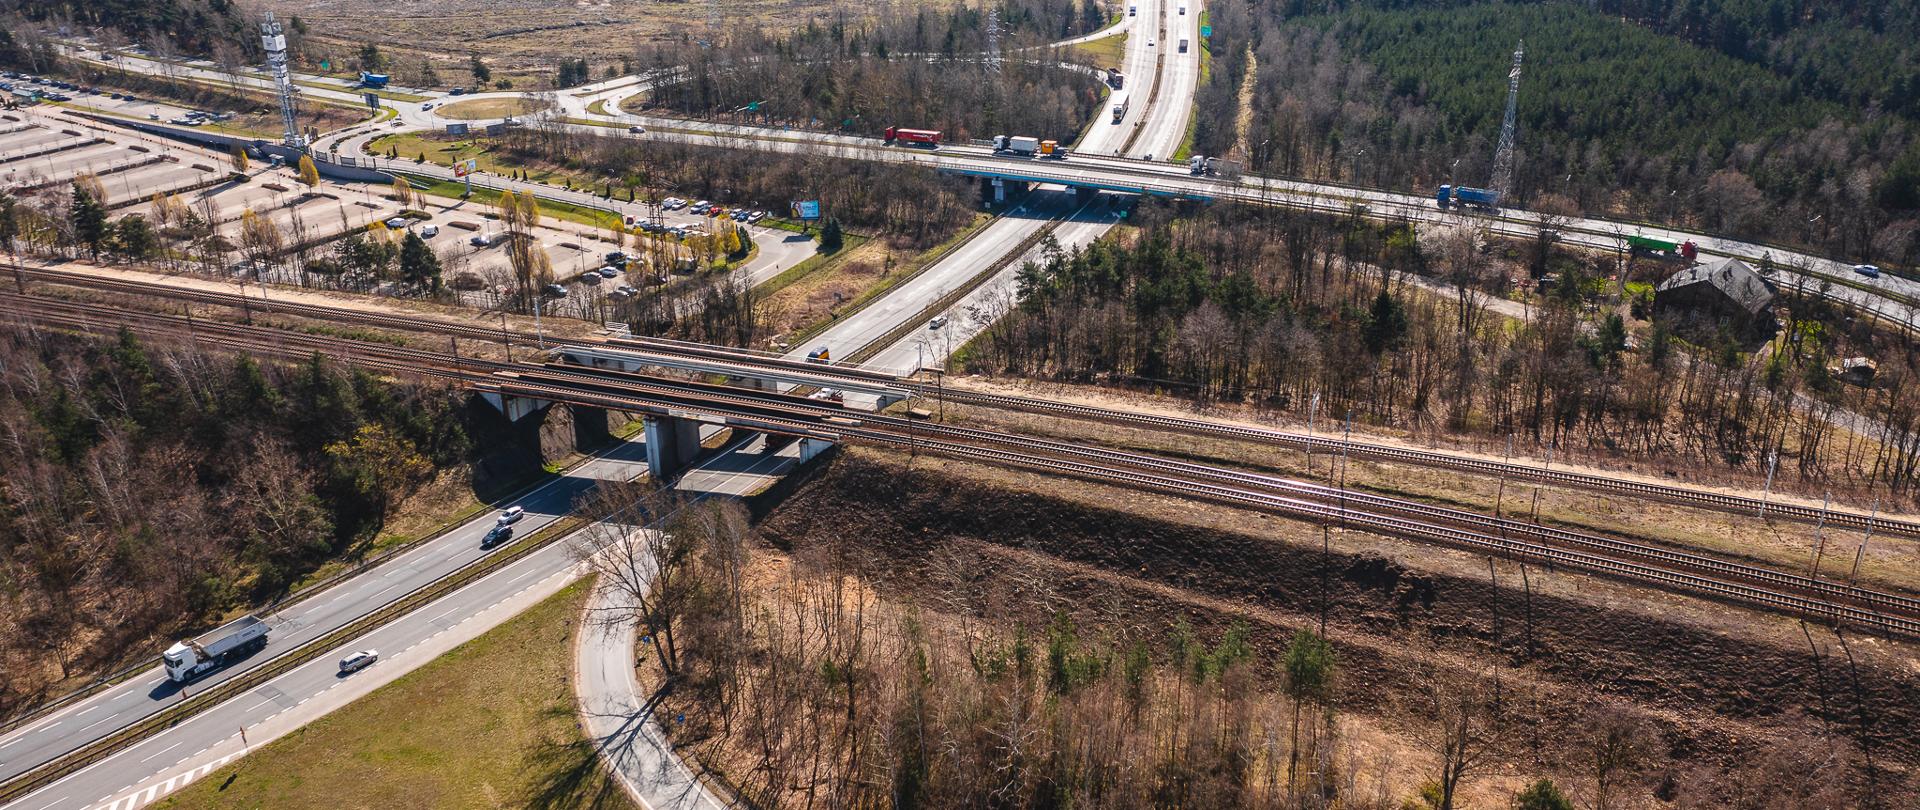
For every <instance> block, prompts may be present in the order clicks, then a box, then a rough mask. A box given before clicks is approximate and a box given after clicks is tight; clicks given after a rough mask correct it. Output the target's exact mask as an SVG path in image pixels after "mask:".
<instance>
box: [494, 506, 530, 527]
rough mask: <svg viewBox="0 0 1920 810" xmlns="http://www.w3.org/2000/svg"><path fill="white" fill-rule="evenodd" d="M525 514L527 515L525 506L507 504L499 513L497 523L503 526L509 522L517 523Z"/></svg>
mask: <svg viewBox="0 0 1920 810" xmlns="http://www.w3.org/2000/svg"><path fill="white" fill-rule="evenodd" d="M526 516H527V508H526V507H524V506H509V507H507V508H506V510H505V511H503V512H501V513H500V520H499V523H498V525H501V526H505V525H507V524H510V523H519V522H520V519H521V518H523V517H526Z"/></svg>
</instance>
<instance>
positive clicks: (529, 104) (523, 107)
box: [437, 96, 545, 121]
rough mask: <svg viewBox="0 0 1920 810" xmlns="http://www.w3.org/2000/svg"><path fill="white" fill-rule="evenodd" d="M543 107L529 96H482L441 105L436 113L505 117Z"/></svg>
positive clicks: (467, 117)
mask: <svg viewBox="0 0 1920 810" xmlns="http://www.w3.org/2000/svg"><path fill="white" fill-rule="evenodd" d="M542 109H545V107H543V106H542V105H541V104H540V102H538V101H534V100H533V99H530V98H522V97H519V96H510V97H507V98H482V99H474V100H472V101H455V102H452V103H449V104H445V105H442V106H441V107H440V109H439V110H437V113H438V114H439V115H440V117H442V118H457V119H466V120H473V121H477V120H481V119H486V118H505V117H507V116H509V115H528V114H531V113H536V112H539V111H540V110H542Z"/></svg>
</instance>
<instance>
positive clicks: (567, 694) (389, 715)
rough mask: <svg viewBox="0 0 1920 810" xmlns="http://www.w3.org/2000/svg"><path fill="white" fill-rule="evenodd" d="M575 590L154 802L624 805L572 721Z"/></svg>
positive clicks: (178, 808)
mask: <svg viewBox="0 0 1920 810" xmlns="http://www.w3.org/2000/svg"><path fill="white" fill-rule="evenodd" d="M587 592H588V583H587V582H585V581H581V582H576V583H574V584H573V585H570V586H568V587H567V588H566V589H565V590H563V591H561V592H560V593H558V594H555V595H554V596H553V597H552V598H549V599H547V600H546V601H544V602H541V603H540V604H538V605H536V606H534V607H533V608H532V609H530V610H528V611H527V612H525V613H522V614H521V615H519V616H516V617H514V618H513V619H511V620H509V621H508V622H507V623H506V624H503V625H500V626H499V627H496V628H494V629H493V630H490V631H488V632H487V633H486V634H485V635H482V636H481V637H479V638H477V639H474V640H473V641H470V642H467V643H466V644H463V645H461V646H460V647H458V648H457V649H455V650H453V651H452V652H450V653H447V654H446V655H444V656H441V657H440V658H439V659H437V660H434V661H432V662H430V663H428V664H427V665H425V666H423V667H421V668H419V669H417V670H414V671H413V672H411V673H408V674H407V675H405V676H403V677H401V678H400V679H399V680H396V681H394V682H393V683H391V684H388V685H386V686H384V687H381V688H380V689H379V690H377V691H375V692H373V693H372V694H370V695H368V696H367V697H365V698H362V699H361V700H359V701H357V702H355V703H353V704H351V705H348V706H346V707H344V708H342V709H340V710H338V711H335V712H333V713H332V714H329V715H327V716H325V717H322V718H320V719H319V720H316V721H314V722H313V723H310V724H308V725H307V726H306V727H304V728H302V729H300V730H298V731H295V732H293V733H291V734H288V735H287V736H285V737H282V738H280V739H279V740H275V741H274V742H272V743H269V744H267V745H265V746H262V747H260V748H257V749H255V750H254V751H253V753H252V754H250V755H248V756H246V757H244V758H242V759H240V760H239V761H237V762H235V763H234V764H232V765H229V766H228V767H226V768H222V769H220V770H218V771H215V772H213V773H211V774H209V775H207V776H206V777H205V778H203V779H201V780H199V781H197V782H195V783H194V784H193V785H191V786H189V787H188V788H186V789H185V790H182V791H181V792H179V793H177V794H174V795H173V796H172V797H169V798H168V799H167V800H166V801H163V802H161V803H160V804H159V805H157V806H158V807H161V808H167V809H168V810H184V809H185V808H203V807H205V808H227V807H248V808H251V807H274V808H294V809H295V810H297V809H298V808H336V807H343V806H345V807H382V808H471V807H533V808H559V807H567V808H574V807H593V808H605V809H606V810H612V809H613V808H622V809H623V810H624V809H625V808H631V807H633V805H632V804H631V803H630V802H629V801H628V800H627V798H626V795H625V794H624V793H623V792H621V790H620V789H619V787H618V786H617V785H615V784H614V783H613V782H612V781H610V780H609V779H608V778H607V777H606V775H605V771H603V770H602V769H601V768H600V764H599V760H598V759H597V758H596V756H595V754H594V750H593V746H592V744H591V743H590V742H589V741H588V740H587V739H585V737H584V736H583V735H582V734H581V732H580V728H579V725H578V723H577V721H576V719H575V712H574V696H573V689H572V685H571V684H572V677H571V664H572V656H571V655H570V654H569V653H568V651H569V650H571V649H572V648H573V642H572V638H573V633H574V632H575V630H576V626H577V624H578V619H579V616H580V610H581V606H582V604H583V601H584V600H585V598H586V596H587ZM376 666H379V665H376Z"/></svg>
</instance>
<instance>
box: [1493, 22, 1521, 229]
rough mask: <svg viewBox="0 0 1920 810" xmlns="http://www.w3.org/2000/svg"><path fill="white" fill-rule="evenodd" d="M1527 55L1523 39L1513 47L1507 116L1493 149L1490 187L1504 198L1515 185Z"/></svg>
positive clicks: (1508, 72)
mask: <svg viewBox="0 0 1920 810" xmlns="http://www.w3.org/2000/svg"><path fill="white" fill-rule="evenodd" d="M1526 55H1527V43H1526V41H1525V40H1522V41H1521V42H1520V44H1519V46H1518V47H1515V48H1514V49H1513V69H1512V70H1509V71H1507V116H1506V119H1505V120H1504V121H1502V122H1501V124H1500V145H1499V146H1498V147H1497V148H1495V149H1494V150H1493V180H1492V182H1490V183H1488V187H1489V188H1491V189H1492V190H1493V191H1496V192H1499V194H1500V199H1502V200H1505V199H1506V197H1507V191H1508V187H1509V186H1511V185H1513V140H1514V135H1515V128H1516V120H1515V118H1516V113H1517V112H1518V110H1519V104H1520V62H1521V60H1522V59H1524V58H1525V57H1526Z"/></svg>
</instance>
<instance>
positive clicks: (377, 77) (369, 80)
mask: <svg viewBox="0 0 1920 810" xmlns="http://www.w3.org/2000/svg"><path fill="white" fill-rule="evenodd" d="M389 78H391V77H390V76H388V75H387V74H385V73H368V72H366V71H364V70H363V71H360V86H361V87H371V88H373V89H375V90H379V89H381V88H383V87H386V86H387V80H388V79H389Z"/></svg>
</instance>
